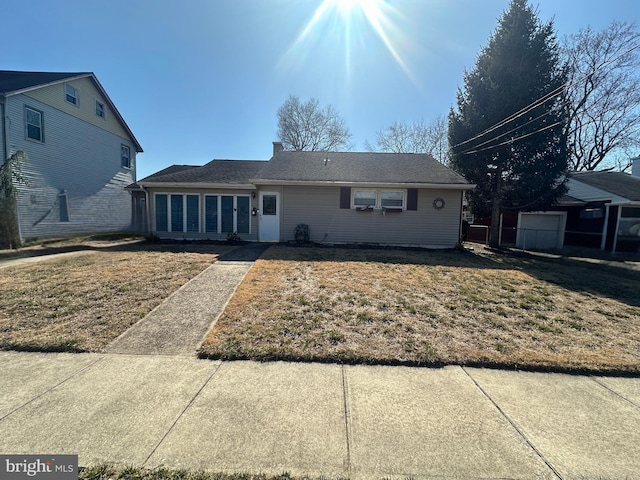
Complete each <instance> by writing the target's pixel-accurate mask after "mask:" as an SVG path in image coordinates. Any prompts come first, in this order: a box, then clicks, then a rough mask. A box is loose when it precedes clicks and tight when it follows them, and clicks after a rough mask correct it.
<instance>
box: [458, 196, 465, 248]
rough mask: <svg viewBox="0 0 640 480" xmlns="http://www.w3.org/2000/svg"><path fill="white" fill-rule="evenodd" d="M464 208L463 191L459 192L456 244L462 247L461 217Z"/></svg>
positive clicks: (462, 220)
mask: <svg viewBox="0 0 640 480" xmlns="http://www.w3.org/2000/svg"><path fill="white" fill-rule="evenodd" d="M463 208H464V190H461V191H460V225H459V226H458V243H459V244H460V245H462V224H463V222H464V219H463V217H462V210H463Z"/></svg>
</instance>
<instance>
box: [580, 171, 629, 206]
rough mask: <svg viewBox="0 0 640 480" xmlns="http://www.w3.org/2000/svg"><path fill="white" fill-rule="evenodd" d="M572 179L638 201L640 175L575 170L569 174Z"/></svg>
mask: <svg viewBox="0 0 640 480" xmlns="http://www.w3.org/2000/svg"><path fill="white" fill-rule="evenodd" d="M571 177H572V178H573V179H574V180H577V181H579V182H582V183H584V184H586V185H590V186H592V187H596V188H599V189H600V190H604V191H606V192H611V193H613V194H615V195H618V196H620V197H624V198H628V199H629V200H631V201H634V202H639V201H640V177H633V176H631V175H629V174H627V173H622V172H577V173H573V174H571Z"/></svg>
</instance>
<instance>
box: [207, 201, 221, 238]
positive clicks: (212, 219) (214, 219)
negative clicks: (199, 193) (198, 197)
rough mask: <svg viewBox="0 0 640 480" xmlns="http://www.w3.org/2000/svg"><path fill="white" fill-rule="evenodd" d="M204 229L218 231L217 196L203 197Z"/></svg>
mask: <svg viewBox="0 0 640 480" xmlns="http://www.w3.org/2000/svg"><path fill="white" fill-rule="evenodd" d="M204 231H205V232H207V233H218V197H217V196H213V195H207V196H206V197H205V198H204Z"/></svg>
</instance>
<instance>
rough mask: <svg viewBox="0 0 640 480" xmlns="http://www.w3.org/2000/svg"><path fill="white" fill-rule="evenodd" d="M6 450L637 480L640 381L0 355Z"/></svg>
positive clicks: (264, 467)
mask: <svg viewBox="0 0 640 480" xmlns="http://www.w3.org/2000/svg"><path fill="white" fill-rule="evenodd" d="M0 365H1V366H2V368H1V370H0V391H1V392H2V395H1V396H0V431H1V432H2V435H0V452H2V453H3V454H16V453H22V454H37V453H39V454H52V453H55V454H78V455H79V461H80V465H81V466H89V465H93V464H97V463H102V462H110V463H117V464H122V465H134V466H145V467H148V468H153V467H157V466H160V465H164V466H167V467H172V468H187V469H193V470H199V469H204V470H210V471H223V472H254V473H257V472H263V473H267V474H279V473H282V472H283V471H288V472H290V473H292V474H295V475H300V474H307V475H312V476H319V475H325V476H327V477H332V478H335V477H337V476H348V477H351V478H355V479H374V478H375V479H379V478H383V477H384V478H408V477H415V478H461V479H469V478H483V479H498V478H518V479H534V478H536V479H537V478H542V479H558V478H562V479H632V478H640V379H639V378H631V379H629V378H610V377H588V376H568V375H561V374H544V373H524V372H505V371H499V370H485V369H475V368H461V367H447V368H442V369H430V368H407V367H383V366H378V367H371V366H340V365H326V364H295V363H282V362H275V363H255V362H219V361H215V362H212V361H207V360H197V359H196V358H193V357H183V356H142V355H106V354H79V355H74V354H37V353H17V352H0Z"/></svg>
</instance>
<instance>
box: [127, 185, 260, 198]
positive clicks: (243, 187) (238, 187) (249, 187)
mask: <svg viewBox="0 0 640 480" xmlns="http://www.w3.org/2000/svg"><path fill="white" fill-rule="evenodd" d="M138 185H140V186H141V187H146V188H189V189H194V188H197V189H198V190H202V189H209V188H210V189H219V188H224V189H230V190H256V186H255V185H253V184H250V183H242V184H237V185H234V184H232V183H200V182H189V183H186V182H138ZM207 195H208V194H207ZM212 195H216V194H215V193H212Z"/></svg>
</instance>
